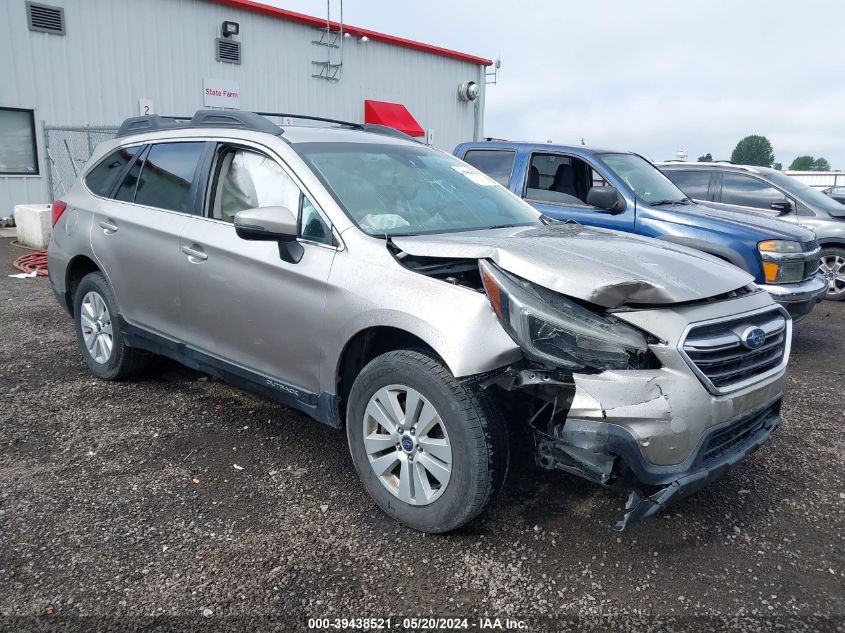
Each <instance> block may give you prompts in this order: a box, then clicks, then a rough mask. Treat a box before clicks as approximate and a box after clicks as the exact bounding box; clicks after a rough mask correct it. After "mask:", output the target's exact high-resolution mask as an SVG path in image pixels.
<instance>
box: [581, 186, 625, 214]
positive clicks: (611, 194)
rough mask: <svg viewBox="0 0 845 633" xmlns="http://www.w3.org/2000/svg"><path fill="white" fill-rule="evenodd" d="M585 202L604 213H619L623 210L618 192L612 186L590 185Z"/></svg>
mask: <svg viewBox="0 0 845 633" xmlns="http://www.w3.org/2000/svg"><path fill="white" fill-rule="evenodd" d="M587 204H589V205H590V206H591V207H595V208H596V209H597V210H598V211H603V212H605V213H620V212H621V211H623V210H624V206H623V204H622V203H620V200H619V192H618V191H616V189H615V188H614V187H591V188H590V190H589V191H588V192H587Z"/></svg>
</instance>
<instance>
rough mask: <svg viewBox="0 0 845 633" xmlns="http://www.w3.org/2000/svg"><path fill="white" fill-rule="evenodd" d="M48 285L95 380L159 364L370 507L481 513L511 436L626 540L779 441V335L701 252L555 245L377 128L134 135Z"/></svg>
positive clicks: (769, 318)
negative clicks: (351, 479)
mask: <svg viewBox="0 0 845 633" xmlns="http://www.w3.org/2000/svg"><path fill="white" fill-rule="evenodd" d="M53 217H54V224H55V226H54V230H53V238H52V241H51V243H50V248H49V269H50V281H51V284H52V287H53V290H54V292H55V294H56V296H57V298H58V299H59V301H60V303H61V304H62V305H63V306H65V308H66V309H67V310H68V311H69V312H70V313H71V314H72V315H73V319H74V324H75V329H76V336H77V339H78V342H79V349H80V351H81V353H82V355H83V356H84V359H85V362H86V363H87V365H88V367H89V368H90V370H91V371H92V372H93V373H94V374H95V375H97V376H99V377H101V378H104V379H107V380H120V379H125V378H127V377H129V376H132V375H134V374H136V373H138V372H139V371H141V370H142V369H143V367H144V365H145V364H146V362H147V361H148V360H149V358H150V357H151V355H153V354H162V355H165V356H169V357H171V358H174V359H177V360H179V361H181V362H182V363H184V364H185V365H188V366H190V367H193V368H196V369H198V370H200V371H203V372H207V373H209V374H212V375H215V376H218V377H220V378H222V379H224V380H227V381H229V382H231V383H233V384H235V385H238V386H241V387H244V388H247V389H250V390H253V391H256V392H258V393H261V394H264V395H266V396H269V397H271V398H274V399H276V400H278V401H280V402H282V403H284V404H286V405H288V406H291V407H293V408H296V409H298V410H301V411H303V412H305V413H307V414H308V415H310V416H311V417H313V418H315V419H316V420H318V421H320V422H324V423H326V424H329V425H331V426H334V427H338V428H345V429H346V434H347V437H348V440H349V449H350V451H351V453H352V458H353V462H354V464H355V468H356V470H357V471H358V475H359V477H360V478H361V481H362V482H363V484H364V486H365V488H366V489H367V491H368V492H369V494H370V495H372V497H373V499H374V500H375V502H376V503H377V504H378V505H379V506H380V507H381V508H382V509H383V510H384V511H385V512H386V513H387V514H389V515H390V516H392V517H394V518H395V519H397V520H399V521H401V522H403V523H405V524H407V525H409V526H412V527H414V528H416V529H419V530H424V531H429V532H446V531H449V530H453V529H455V528H457V527H458V526H461V525H463V524H465V523H467V522H468V521H470V520H472V519H473V518H474V517H475V516H477V515H478V514H479V513H480V512H481V511H482V510H483V509H484V508H485V507H486V506H487V505H488V504H489V503H490V501H491V499H492V498H493V497H494V495H495V494H496V492H497V491H498V489H499V488H500V487H501V485H502V482H503V480H504V479H505V474H506V472H507V469H508V450H509V441H508V432H507V428H506V424H507V426H508V427H510V429H511V431H512V433H520V432H521V433H526V434H529V435H530V437H531V438H532V440H533V450H534V454H535V460H536V463H537V465H538V467H539V468H544V469H556V470H560V471H564V472H566V473H570V474H574V475H578V476H580V477H582V478H584V479H587V480H588V481H591V482H594V483H596V484H599V485H602V486H614V487H616V488H618V489H621V490H623V491H627V492H628V493H629V496H628V501H627V505H626V510H625V513H624V516H623V517H622V518H621V519H620V520H619V521H618V522H617V523H616V527H617V528H618V529H622V528H624V527H625V526H626V525H629V524H631V523H634V522H636V521H639V520H641V519H644V518H646V517H648V516H651V515H653V514H655V513H656V512H657V511H659V509H660V508H662V507H663V506H665V505H667V504H669V503H671V502H673V501H676V500H677V499H680V498H682V497H684V496H686V495H688V494H690V493H692V492H694V491H695V490H697V489H699V488H701V487H702V486H704V485H706V484H707V483H709V482H710V481H712V480H713V479H714V478H716V477H718V476H719V475H720V474H721V473H722V472H724V471H725V470H726V469H728V468H730V467H731V466H733V465H734V464H736V463H737V462H739V461H740V460H742V459H743V458H745V457H746V456H747V455H748V454H750V453H751V452H752V451H754V450H756V449H757V448H758V447H760V446H761V445H762V444H763V443H764V442H766V440H767V439H768V438H769V436H770V434H771V433H772V431H773V430H774V429H775V428H776V427H777V426H778V424H779V422H780V417H779V410H780V402H781V395H782V387H783V376H784V370H785V367H786V363H787V359H788V356H789V348H790V339H791V328H792V324H791V321H790V318H789V315H788V314H787V313H786V312H785V311H784V310H783V309H782V308H780V307H779V306H777V305H776V304H775V303H773V302H772V299H771V298H770V297H769V295H768V294H767V293H765V292H762V291H759V290H758V289H757V288H756V287H755V286H754V284H753V283H752V279H751V277H750V276H749V275H748V274H747V273H745V272H743V271H741V270H740V269H738V268H735V267H734V266H732V265H730V264H727V263H725V262H723V261H721V260H719V259H715V258H713V257H710V256H708V255H705V254H703V253H701V252H698V251H693V250H689V249H686V248H684V247H681V246H675V245H671V244H667V243H660V242H655V241H654V240H648V239H643V238H638V237H634V236H631V235H628V234H623V233H618V232H615V231H607V230H600V229H594V228H587V227H584V226H581V225H579V224H573V223H565V224H564V223H557V222H555V221H553V220H550V219H548V218H545V217H543V216H542V215H541V214H539V213H538V212H537V211H536V210H534V209H533V208H532V207H530V206H529V205H528V204H526V203H524V202H523V201H522V200H520V199H519V198H518V197H516V196H515V195H513V194H511V193H510V192H509V191H508V190H507V189H505V188H504V187H501V186H499V185H498V184H497V183H495V182H494V181H493V180H491V179H489V178H488V177H487V176H485V175H483V174H482V173H481V172H479V171H477V170H475V169H474V168H472V167H470V166H469V165H467V164H465V163H463V162H461V161H459V160H457V159H455V158H453V157H452V156H450V155H448V154H445V153H443V152H440V151H436V150H434V149H431V148H429V147H426V146H425V145H422V144H420V143H418V142H415V141H413V140H411V139H409V138H408V137H404V135H402V134H400V133H397V132H394V131H392V130H389V129H387V128H380V127H378V126H375V127H373V126H363V125H357V124H346V123H342V122H336V121H334V122H332V121H327V122H326V123H325V124H324V125H322V126H314V125H311V126H288V125H286V126H285V127H284V128H280V127H279V126H277V125H276V124H275V123H273V122H272V120H271V117H269V116H268V117H263V116H259V115H257V114H254V113H247V112H229V111H226V112H224V111H200V112H198V113H197V114H196V115H195V116H194V117H193V118H191V119H190V120H177V119H166V118H161V117H139V118H134V119H129V120H127V121H126V122H125V123H124V124H123V126H122V127H121V129H120V132H119V133H118V136H117V138H116V139H115V140H113V141H110V142H107V143H103V144H102V145H100V146H99V147H98V148H97V150H96V151H95V153H94V155H93V156H92V158H91V160H90V162H89V164H88V165H87V166H86V168H85V169H84V171H83V173H82V174H81V176H80V178H79V180H78V182H76V183H75V185H74V186H73V188H72V189H71V190H70V191H68V192H67V195H66V196H65V197H64V198H63V200H61V201H57V202H56V203H55V204H54V207H53Z"/></svg>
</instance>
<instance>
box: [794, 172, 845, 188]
mask: <svg viewBox="0 0 845 633" xmlns="http://www.w3.org/2000/svg"><path fill="white" fill-rule="evenodd" d="M783 173H785V174H786V175H787V176H792V177H793V178H795V179H796V180H800V181H801V182H803V183H804V184H807V185H810V186H811V187H813V188H815V189H827V188H828V187H845V172H843V171H797V170H794V169H787V170H785V171H784V172H783Z"/></svg>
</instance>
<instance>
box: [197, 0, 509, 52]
mask: <svg viewBox="0 0 845 633" xmlns="http://www.w3.org/2000/svg"><path fill="white" fill-rule="evenodd" d="M211 1H212V2H216V3H217V4H223V5H226V6H228V7H232V8H235V9H243V10H244V11H252V12H253V13H261V14H263V15H269V16H271V17H274V18H279V19H281V20H288V21H290V22H298V23H300V24H307V25H309V26H325V25H326V21H325V20H324V19H322V18H318V17H315V16H313V15H305V14H304V13H297V12H296V11H288V10H287V9H280V8H278V7H271V6H269V5H266V4H262V3H260V2H254V1H253V0H211ZM330 24H331V28H333V29H339V28H340V24H339V23H338V22H330ZM343 30H344V32H345V33H349V34H351V35H354V36H356V37H363V36H365V35H366V36H367V37H368V38H370V39H371V40H376V41H379V42H385V43H387V44H393V45H394V46H402V47H404V48H411V49H414V50H417V51H422V52H424V53H431V54H432V55H442V56H443V57H451V58H452V59H459V60H461V61H464V62H470V63H471V64H478V65H480V66H492V65H493V62H492V61H491V60H489V59H485V58H484V57H476V56H475V55H468V54H466V53H461V52H458V51H453V50H451V49H448V48H441V47H440V46H432V45H431V44H424V43H423V42H417V41H414V40H408V39H405V38H404V37H396V36H394V35H387V34H386V33H379V32H378V31H370V30H369V29H362V28H359V27H357V26H351V25H349V24H344V25H343Z"/></svg>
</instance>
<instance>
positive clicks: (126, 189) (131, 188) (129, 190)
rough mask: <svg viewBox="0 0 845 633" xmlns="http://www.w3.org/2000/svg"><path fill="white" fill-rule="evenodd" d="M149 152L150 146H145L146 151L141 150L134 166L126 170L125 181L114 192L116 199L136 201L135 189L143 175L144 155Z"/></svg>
mask: <svg viewBox="0 0 845 633" xmlns="http://www.w3.org/2000/svg"><path fill="white" fill-rule="evenodd" d="M148 153H149V147H147V148H145V149H144V151H143V152H141V155H140V157H139V158H138V160H136V161H135V162H134V163H132V167H130V168H129V171H128V172H126V175H125V176H124V177H123V181H122V182H121V183H120V187H118V189H117V193H115V194H114V198H115V200H120V201H121V202H135V189H137V188H138V178H139V176H140V175H141V165H143V160H144V157H145V156H146V155H147V154H148Z"/></svg>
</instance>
